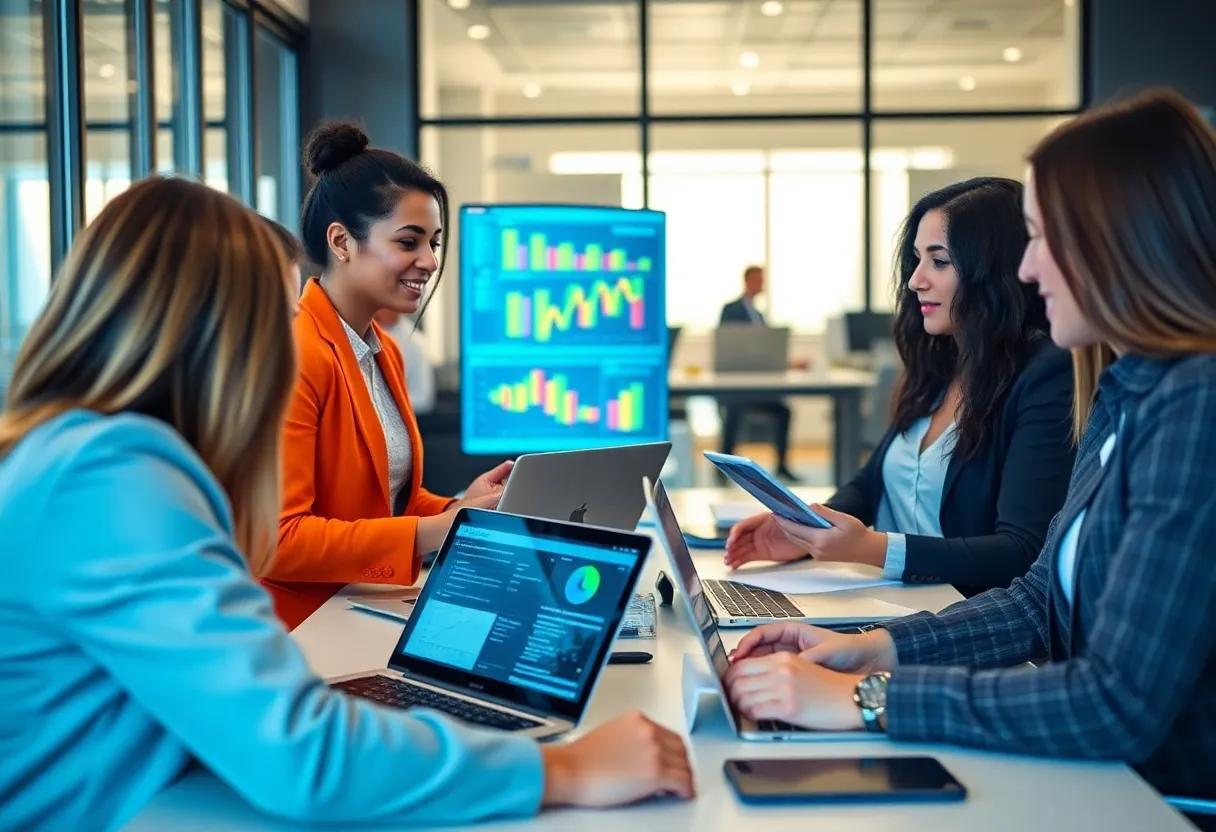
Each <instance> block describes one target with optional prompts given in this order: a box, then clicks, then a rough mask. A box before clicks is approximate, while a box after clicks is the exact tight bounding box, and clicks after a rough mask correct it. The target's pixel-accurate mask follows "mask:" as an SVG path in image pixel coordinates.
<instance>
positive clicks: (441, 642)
mask: <svg viewBox="0 0 1216 832" xmlns="http://www.w3.org/2000/svg"><path fill="white" fill-rule="evenodd" d="M649 551H650V538H649V537H646V536H644V535H638V534H631V533H626V532H620V531H614V530H611V529H602V528H597V527H593V526H580V525H576V524H571V523H558V522H553V521H550V520H541V519H537V518H531V517H518V516H514V515H508V514H502V513H500V512H493V511H482V510H479V509H467V508H466V509H462V510H461V511H460V512H459V513H458V514H457V515H456V520H455V521H454V522H453V524H452V529H451V531H450V532H449V533H448V536H447V539H446V540H445V541H444V544H443V547H442V548H441V549H440V550H439V554H438V556H437V557H436V559H435V565H434V567H432V569H431V573H430V575H429V576H428V577H427V581H426V584H425V586H424V588H423V591H422V594H421V595H420V596H419V598H418V601H417V602H416V603H415V605H414V611H413V613H412V614H411V615H410V619H409V621H408V623H407V624H406V625H405V630H404V632H402V634H401V638H400V640H399V641H398V642H397V647H396V649H395V650H394V651H393V657H392V659H391V661H390V662H389V666H390V667H392V668H393V669H394V670H399V671H401V672H403V673H408V674H410V675H411V676H415V677H420V678H423V679H427V680H432V681H435V682H438V683H440V684H443V685H445V686H447V687H449V688H453V689H459V690H464V691H466V692H468V693H469V694H471V695H475V696H481V697H485V698H489V699H493V700H497V701H500V702H503V703H506V704H510V705H512V706H514V707H517V708H521V709H523V710H527V711H530V712H532V713H538V714H544V715H546V716H554V717H560V718H564V719H569V720H571V721H572V722H578V720H579V719H580V718H581V716H582V713H583V711H584V709H585V708H586V706H587V702H588V700H589V699H590V698H591V692H592V689H593V688H594V685H595V682H596V680H597V679H598V677H599V675H600V670H601V669H602V667H603V665H604V662H605V661H606V659H607V655H608V651H609V649H610V648H611V646H612V641H613V639H614V638H615V636H616V633H617V630H618V628H619V627H620V624H621V618H622V617H623V616H624V614H625V609H626V607H627V606H628V604H629V600H630V598H631V597H632V594H633V590H634V587H635V586H636V584H637V580H638V576H639V574H640V573H641V569H642V564H643V563H644V562H645V560H646V555H647V553H648V552H649Z"/></svg>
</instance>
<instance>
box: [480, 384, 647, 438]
mask: <svg viewBox="0 0 1216 832" xmlns="http://www.w3.org/2000/svg"><path fill="white" fill-rule="evenodd" d="M610 392H611V391H610ZM489 396H490V402H491V403H493V404H494V405H496V406H497V407H499V408H501V409H502V411H503V412H504V413H535V412H537V411H539V412H541V413H544V415H545V416H547V417H549V418H550V419H552V420H553V421H554V422H557V423H558V424H560V425H566V426H567V427H569V426H571V425H578V424H584V425H599V424H601V423H602V424H603V426H604V427H605V428H607V429H608V430H610V431H620V432H621V433H633V432H637V431H640V430H642V428H643V427H644V426H645V415H644V414H645V411H644V406H645V401H646V385H645V384H644V383H643V382H639V381H633V382H630V383H629V384H628V385H626V386H624V387H622V388H621V389H620V390H617V391H615V395H613V396H612V397H611V398H609V399H607V401H606V402H604V403H603V404H602V405H600V404H588V403H586V402H585V401H580V399H579V391H578V390H577V389H574V388H573V387H572V386H571V384H570V380H569V378H568V376H567V375H566V374H565V373H558V374H556V375H550V374H548V373H547V371H545V370H543V369H535V370H532V371H530V372H529V373H528V374H527V375H525V376H524V377H523V378H522V379H520V380H519V381H516V382H514V383H504V384H499V385H497V386H496V387H493V388H492V389H491V390H490V393H489Z"/></svg>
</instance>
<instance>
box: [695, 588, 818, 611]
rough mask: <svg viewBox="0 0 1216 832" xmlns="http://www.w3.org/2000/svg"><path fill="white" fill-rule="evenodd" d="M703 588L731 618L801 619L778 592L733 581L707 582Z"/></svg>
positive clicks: (791, 604)
mask: <svg viewBox="0 0 1216 832" xmlns="http://www.w3.org/2000/svg"><path fill="white" fill-rule="evenodd" d="M703 583H704V584H705V587H706V588H707V589H708V590H709V591H710V592H711V593H713V596H714V601H715V603H717V604H718V606H719V607H720V608H721V610H722V611H723V612H724V613H726V614H727V615H729V616H731V617H732V618H803V617H804V616H803V614H802V610H800V609H798V608H797V607H796V606H794V605H793V603H792V602H791V601H790V599H789V598H787V597H785V595H784V594H782V593H779V592H770V591H769V590H767V589H757V588H756V587H752V586H748V585H747V584H740V583H736V582H734V581H715V580H707V581H704V582H703Z"/></svg>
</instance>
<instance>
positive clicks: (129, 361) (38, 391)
mask: <svg viewBox="0 0 1216 832" xmlns="http://www.w3.org/2000/svg"><path fill="white" fill-rule="evenodd" d="M289 272H290V266H289V261H288V258H287V256H286V254H285V253H284V251H283V249H282V246H281V244H280V243H279V241H278V240H277V239H276V237H275V234H274V233H273V232H272V231H271V230H270V228H269V227H268V226H267V225H266V224H265V223H264V222H263V221H262V220H261V218H259V217H258V215H257V214H255V213H254V212H253V211H251V210H249V209H248V208H246V207H244V206H243V205H241V204H240V203H239V202H237V201H236V200H235V199H233V198H231V197H229V196H228V195H226V194H222V193H220V192H218V191H215V190H213V189H211V188H208V187H206V186H204V185H201V184H198V183H195V182H189V181H186V180H183V179H165V178H160V177H154V178H151V179H147V180H144V181H142V182H139V183H137V184H136V185H134V186H133V187H132V188H130V189H129V190H127V191H126V192H124V193H122V194H120V195H119V196H118V197H116V198H115V199H114V200H113V201H112V202H110V204H109V205H107V206H106V208H105V209H104V210H103V211H102V212H101V214H100V215H99V216H98V217H97V219H96V220H95V221H94V222H93V223H92V224H91V225H90V226H89V227H88V228H86V229H85V230H84V232H83V233H82V234H81V235H80V237H79V238H78V240H77V242H76V243H75V244H74V245H73V247H72V251H71V252H70V254H69V256H68V258H67V261H66V263H65V264H64V266H63V269H62V271H61V273H60V274H59V276H58V279H57V280H56V281H55V284H54V287H53V289H52V291H51V296H50V299H49V300H48V302H47V306H46V309H45V310H44V311H43V312H42V314H41V315H40V316H39V317H38V320H37V321H36V322H35V323H34V326H33V328H32V329H31V330H30V332H29V335H28V336H27V337H26V339H25V341H24V343H23V344H22V347H21V350H20V352H19V353H18V355H17V361H16V366H15V369H14V372H13V377H12V382H11V385H10V388H9V392H8V401H7V405H6V408H5V411H4V413H3V414H2V415H0V455H3V454H5V453H7V452H8V451H9V450H11V448H12V447H13V446H14V445H15V444H16V443H17V442H19V441H21V439H22V438H24V437H25V436H26V434H28V433H29V432H30V431H31V430H33V429H34V428H36V427H38V426H39V425H41V424H43V423H44V422H46V421H47V420H48V419H52V418H54V417H55V416H58V415H59V414H61V413H63V412H65V411H67V410H71V409H74V408H84V409H87V410H92V411H96V412H98V413H103V414H115V413H124V412H129V413H142V414H144V415H147V416H152V417H155V418H157V419H160V420H161V421H163V422H165V423H167V424H168V425H169V426H170V427H172V428H173V429H174V430H176V431H177V432H178V433H179V434H180V435H181V436H182V438H183V439H185V441H186V442H188V443H189V444H190V445H191V446H192V447H193V448H194V450H195V451H196V452H197V453H198V455H199V456H200V457H201V458H202V460H203V462H205V463H206V465H207V467H208V468H209V469H210V470H211V473H212V474H213V475H214V476H215V478H216V479H217V480H218V481H219V483H220V485H221V486H222V487H223V489H224V491H225V493H226V494H227V496H228V499H229V501H230V502H231V504H232V511H233V515H234V518H235V524H236V528H235V539H236V543H237V545H238V546H239V547H240V549H241V551H242V552H243V553H244V555H245V558H246V560H247V562H248V563H249V566H250V569H251V571H252V572H253V573H254V574H261V573H262V572H264V571H265V569H266V567H267V566H268V564H269V561H270V559H271V557H272V556H273V554H274V550H275V542H276V536H275V530H276V528H277V524H278V515H279V511H280V508H281V505H280V496H279V478H280V469H279V458H280V436H281V433H282V430H281V426H282V421H283V418H284V415H285V412H286V408H287V403H288V401H289V397H290V395H291V391H292V387H293V385H294V382H295V351H294V347H293V342H292V332H291V315H292V309H293V306H294V302H293V298H294V297H295V294H296V292H295V287H294V286H292V285H290V276H289Z"/></svg>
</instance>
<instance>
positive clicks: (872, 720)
mask: <svg viewBox="0 0 1216 832" xmlns="http://www.w3.org/2000/svg"><path fill="white" fill-rule="evenodd" d="M890 681H891V674H890V673H885V672H883V673H871V674H869V675H868V676H863V677H862V679H861V681H860V682H858V683H857V687H856V688H854V689H853V701H854V702H856V703H857V707H859V708H861V718H862V720H863V721H864V722H865V724H866V730H867V731H869V732H870V733H873V734H881V733H885V732H886V730H887V729H886V720H885V719H883V717H884V716H886V713H887V683H888V682H890Z"/></svg>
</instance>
